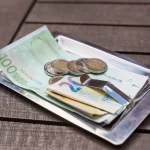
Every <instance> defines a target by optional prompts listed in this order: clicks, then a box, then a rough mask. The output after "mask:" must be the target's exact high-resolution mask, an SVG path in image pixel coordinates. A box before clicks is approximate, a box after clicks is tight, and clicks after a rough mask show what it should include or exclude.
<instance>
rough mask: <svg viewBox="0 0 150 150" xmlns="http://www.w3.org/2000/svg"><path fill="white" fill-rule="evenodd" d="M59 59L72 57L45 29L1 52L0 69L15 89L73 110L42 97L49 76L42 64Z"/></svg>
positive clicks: (51, 99) (52, 99) (49, 98)
mask: <svg viewBox="0 0 150 150" xmlns="http://www.w3.org/2000/svg"><path fill="white" fill-rule="evenodd" d="M59 58H61V59H62V58H63V59H67V60H69V59H72V56H71V55H69V56H68V53H67V52H66V51H64V50H62V49H61V47H60V46H59V45H58V44H57V42H56V41H55V39H54V38H53V36H52V35H51V33H50V32H49V30H48V29H47V27H45V26H44V27H41V28H40V29H38V30H36V31H34V32H32V33H31V34H29V35H27V36H25V37H23V38H22V39H20V40H18V41H16V42H14V43H12V44H11V45H8V46H6V47H5V48H3V49H1V51H0V68H1V69H2V70H3V72H4V74H5V75H6V76H7V77H8V78H9V79H10V80H11V81H12V82H13V83H14V84H16V85H17V86H20V87H22V88H24V89H26V90H29V91H32V92H35V93H37V94H38V95H40V96H41V97H43V98H45V99H47V100H49V101H51V102H53V103H55V104H57V105H58V106H61V107H63V108H66V109H69V110H71V111H73V109H72V108H71V107H69V106H67V105H65V104H63V103H61V102H59V101H57V100H55V99H54V98H51V97H49V96H47V94H45V91H46V88H47V87H48V80H49V78H50V77H49V76H47V75H46V74H45V73H44V65H45V63H47V62H49V61H53V60H55V59H59Z"/></svg>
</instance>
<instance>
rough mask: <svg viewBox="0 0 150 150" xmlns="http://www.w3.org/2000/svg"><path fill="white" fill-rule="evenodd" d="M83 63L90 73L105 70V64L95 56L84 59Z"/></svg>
mask: <svg viewBox="0 0 150 150" xmlns="http://www.w3.org/2000/svg"><path fill="white" fill-rule="evenodd" d="M85 65H86V67H87V68H88V69H89V70H90V72H92V73H103V72H105V71H106V70H107V64H106V63H105V62H104V61H102V60H100V59H96V58H90V59H86V61H85Z"/></svg>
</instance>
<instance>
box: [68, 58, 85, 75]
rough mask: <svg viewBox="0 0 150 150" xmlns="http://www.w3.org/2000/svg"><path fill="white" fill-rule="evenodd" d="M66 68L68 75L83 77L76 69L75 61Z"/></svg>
mask: <svg viewBox="0 0 150 150" xmlns="http://www.w3.org/2000/svg"><path fill="white" fill-rule="evenodd" d="M67 67H68V70H69V73H71V74H72V75H83V74H84V73H83V72H81V71H80V70H79V69H78V68H77V65H76V61H70V62H68V63H67Z"/></svg>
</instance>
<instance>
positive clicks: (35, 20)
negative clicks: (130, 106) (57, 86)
mask: <svg viewBox="0 0 150 150" xmlns="http://www.w3.org/2000/svg"><path fill="white" fill-rule="evenodd" d="M0 18H1V21H0V37H1V40H0V47H1V48H2V47H4V46H6V45H7V44H9V43H11V42H13V41H14V40H16V39H19V38H20V37H22V36H24V35H26V34H28V33H30V32H32V31H33V30H35V29H37V28H39V27H41V26H42V25H45V24H46V25H47V26H48V28H49V29H50V31H59V32H63V33H67V34H69V35H71V36H73V37H76V38H80V39H83V40H87V41H89V42H91V43H94V44H97V45H100V46H103V47H105V48H108V49H111V50H112V51H117V52H119V53H121V54H124V55H126V56H128V57H131V58H134V59H136V60H138V61H140V62H143V63H146V64H150V59H149V58H150V1H149V0H38V1H36V0H13V1H12V0H4V1H0ZM5 149H7V150H10V149H15V150H26V149H29V150H31V149H32V150H35V149H38V150H45V149H48V150H58V149H60V150H98V149H100V150H113V149H122V150H128V149H131V150H132V149H135V150H136V149H138V150H140V149H142V150H149V149H150V116H149V117H148V118H147V119H146V120H145V121H144V122H143V123H142V124H141V125H140V127H138V129H137V130H136V131H135V132H134V134H133V135H132V136H131V137H130V138H129V139H128V140H127V141H126V142H125V143H124V144H123V145H122V146H119V147H115V146H113V145H111V144H109V143H107V142H106V141H104V140H102V139H100V138H98V137H96V136H94V135H92V134H90V133H88V132H85V131H84V130H82V129H80V128H78V127H76V126H74V125H72V124H71V123H69V122H67V121H65V120H63V119H61V118H60V117H58V116H56V115H54V114H52V113H51V112H48V111H46V110H45V109H43V108H41V107H40V106H37V105H36V104H34V103H32V102H30V101H29V100H27V99H25V98H23V97H22V96H20V95H18V94H16V93H14V92H12V91H11V90H9V89H7V88H5V87H4V86H2V85H1V86H0V150H5Z"/></svg>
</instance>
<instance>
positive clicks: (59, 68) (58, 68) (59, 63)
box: [52, 59, 68, 74]
mask: <svg viewBox="0 0 150 150" xmlns="http://www.w3.org/2000/svg"><path fill="white" fill-rule="evenodd" d="M67 63H68V61H67V60H64V59H56V60H54V61H53V62H52V68H53V69H54V71H55V72H56V73H59V74H67V73H68V68H67Z"/></svg>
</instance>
